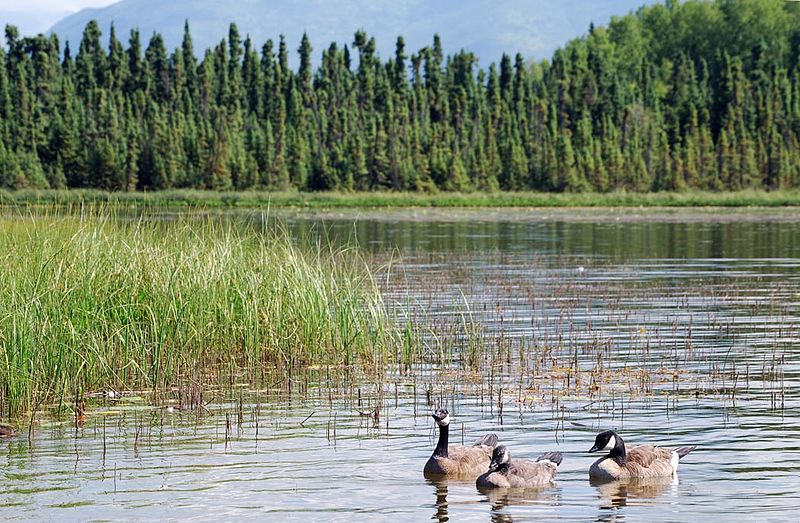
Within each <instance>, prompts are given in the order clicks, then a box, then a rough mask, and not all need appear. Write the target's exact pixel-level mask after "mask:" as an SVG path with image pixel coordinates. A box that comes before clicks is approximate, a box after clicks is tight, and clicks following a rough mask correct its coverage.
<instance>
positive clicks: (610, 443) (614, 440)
mask: <svg viewBox="0 0 800 523" xmlns="http://www.w3.org/2000/svg"><path fill="white" fill-rule="evenodd" d="M616 446H617V438H615V437H614V436H611V438H610V439H609V440H608V443H606V446H605V447H603V450H611V449H613V448H614V447H616Z"/></svg>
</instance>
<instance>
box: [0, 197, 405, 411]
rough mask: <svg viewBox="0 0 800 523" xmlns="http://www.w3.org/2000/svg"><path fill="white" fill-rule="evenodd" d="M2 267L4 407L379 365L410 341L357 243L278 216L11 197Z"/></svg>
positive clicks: (0, 391)
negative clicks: (323, 239)
mask: <svg viewBox="0 0 800 523" xmlns="http://www.w3.org/2000/svg"><path fill="white" fill-rule="evenodd" d="M0 267H1V268H0V383H2V388H0V406H1V407H2V412H4V413H7V414H9V415H12V416H13V415H19V414H20V413H22V412H26V411H31V410H32V409H36V408H37V407H38V406H40V405H42V404H46V403H48V402H59V403H60V402H66V401H72V400H73V399H76V398H80V397H82V396H83V395H84V394H85V393H87V392H90V391H122V390H127V389H131V388H143V389H152V390H161V389H166V388H168V387H171V386H175V385H179V384H180V383H182V382H185V381H187V380H190V381H194V382H201V383H202V382H203V380H206V379H209V376H210V375H213V374H215V373H220V372H232V371H231V369H259V368H275V367H279V368H280V367H293V366H302V365H315V364H332V365H339V364H345V365H346V364H355V363H361V364H366V365H374V366H378V365H380V364H381V363H382V362H384V361H390V360H393V359H394V358H395V357H396V355H397V354H399V352H397V351H399V349H398V347H400V346H401V343H404V344H405V345H406V346H409V345H412V344H413V340H411V339H405V340H404V341H402V342H401V331H400V329H399V328H398V327H396V324H395V322H394V321H393V320H392V318H391V317H390V316H389V314H388V313H387V309H386V307H385V306H384V304H383V302H382V299H381V296H380V293H379V292H378V291H377V289H376V286H375V284H374V282H373V280H372V275H371V273H370V271H369V270H368V269H367V267H366V265H365V264H364V263H363V261H362V260H361V259H360V258H359V256H358V254H357V253H356V252H355V250H353V249H338V250H336V249H333V248H330V247H325V246H322V245H317V246H311V247H300V246H298V245H297V243H296V242H294V241H292V240H290V239H289V238H288V235H286V234H284V233H283V232H282V231H281V230H280V229H279V228H277V227H275V226H269V225H252V226H250V227H237V226H234V225H232V224H230V223H228V224H224V223H222V222H219V221H214V220H213V219H211V218H208V217H205V218H203V217H200V218H198V217H193V218H188V217H186V216H184V217H177V218H175V219H174V220H172V219H170V220H160V221H158V220H143V219H123V218H118V217H115V216H114V215H113V214H112V213H110V212H108V211H107V210H96V209H95V210H88V211H86V210H83V211H81V212H76V213H67V214H66V215H56V214H55V213H54V212H50V211H45V212H36V213H27V214H26V213H25V212H23V211H20V210H17V212H16V214H14V213H12V215H11V216H9V215H6V216H5V217H2V218H0ZM404 336H405V337H406V338H408V336H410V334H408V333H406V334H404Z"/></svg>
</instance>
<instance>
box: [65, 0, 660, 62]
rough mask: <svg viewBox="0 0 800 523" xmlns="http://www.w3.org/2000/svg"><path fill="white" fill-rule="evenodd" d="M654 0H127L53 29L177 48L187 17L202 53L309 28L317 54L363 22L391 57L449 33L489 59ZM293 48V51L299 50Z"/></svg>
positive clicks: (530, 51) (296, 37) (560, 39)
mask: <svg viewBox="0 0 800 523" xmlns="http://www.w3.org/2000/svg"><path fill="white" fill-rule="evenodd" d="M645 3H646V4H653V3H656V0H503V1H501V2H494V1H486V0H232V1H227V2H221V1H219V0H172V1H168V2H165V1H164V0H123V1H121V2H119V3H116V4H113V5H111V6H108V7H106V8H101V9H84V10H82V11H80V12H78V13H75V14H73V15H71V16H68V17H67V18H65V19H63V20H62V21H60V22H59V23H57V24H56V25H55V26H53V28H52V29H51V31H53V32H55V33H57V34H58V35H59V36H60V37H61V38H62V41H63V40H64V39H66V40H69V42H70V44H71V45H72V47H73V48H74V49H77V47H78V44H79V42H80V39H81V34H82V33H83V29H84V27H85V26H86V24H87V23H88V22H89V21H90V20H92V19H96V20H97V21H98V22H99V23H100V27H101V29H102V30H103V31H104V32H105V33H107V32H108V29H109V27H110V25H111V23H112V22H113V23H114V24H115V27H116V29H117V34H118V35H119V37H120V39H122V40H123V41H124V42H127V35H128V34H129V32H130V30H131V28H134V27H138V28H139V29H140V31H141V33H142V37H143V39H144V40H145V44H146V41H147V39H149V36H150V35H151V34H152V33H153V32H159V33H161V34H162V35H163V36H164V39H165V41H166V43H167V45H168V47H169V48H173V47H177V46H178V45H179V44H180V41H181V37H182V34H183V24H184V20H186V19H188V20H189V23H190V26H191V31H192V36H193V38H194V43H195V49H196V50H198V52H201V50H203V49H205V48H207V47H213V46H214V45H216V44H217V43H218V42H219V41H220V40H221V39H222V38H223V37H225V36H227V31H228V25H229V24H230V22H231V21H235V22H236V23H237V24H238V26H239V31H240V33H242V34H243V35H244V34H249V35H250V36H251V37H252V38H253V39H254V41H255V42H256V43H257V44H258V45H259V46H260V45H261V44H262V43H263V42H264V41H266V40H267V39H268V38H273V39H276V40H277V37H278V35H280V34H284V35H285V36H286V38H287V42H288V44H289V46H290V48H291V49H292V50H295V49H296V48H297V46H298V44H299V42H300V38H301V36H302V34H303V31H307V32H308V34H309V36H310V38H311V42H312V45H313V46H314V48H315V52H314V55H315V57H319V55H320V52H321V50H322V49H323V48H326V47H327V46H328V44H330V43H331V42H333V41H336V42H340V43H341V42H344V43H350V42H352V40H353V33H354V32H355V31H356V30H358V29H364V30H366V31H367V33H369V34H370V35H372V36H375V37H376V40H377V43H378V51H379V53H380V54H381V56H383V57H388V56H390V55H391V53H393V51H394V43H395V40H396V38H397V36H398V35H403V36H404V37H405V39H406V44H407V49H409V50H410V51H416V50H418V49H420V48H422V47H424V46H426V45H428V44H429V43H430V41H431V37H432V36H433V34H434V33H439V35H440V36H441V37H442V42H443V44H444V47H445V50H446V51H447V52H449V53H451V52H454V51H458V50H460V49H467V50H470V51H473V52H474V53H475V54H476V55H477V56H478V57H479V58H480V59H481V63H482V64H484V65H486V64H488V63H490V62H493V61H497V60H498V59H499V58H500V56H501V55H502V53H503V52H508V53H510V54H513V53H516V52H521V53H522V54H523V55H524V56H525V57H527V58H536V59H542V58H549V57H550V56H551V54H552V52H553V51H554V50H555V49H556V48H557V47H559V46H561V45H563V44H564V43H566V42H567V41H568V40H569V39H571V38H573V37H576V36H579V35H581V34H584V33H586V32H587V30H588V28H589V24H590V22H594V23H595V24H605V23H606V22H608V20H609V19H610V18H611V16H612V15H624V14H626V13H628V12H629V11H631V10H633V9H636V8H637V7H639V6H640V5H641V4H645ZM292 54H293V55H294V53H292Z"/></svg>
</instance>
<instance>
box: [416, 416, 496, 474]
mask: <svg viewBox="0 0 800 523" xmlns="http://www.w3.org/2000/svg"><path fill="white" fill-rule="evenodd" d="M432 416H433V419H434V420H436V424H437V425H438V426H439V442H438V443H437V444H436V448H435V449H434V450H433V455H432V456H431V457H430V458H428V461H427V463H425V468H424V469H423V472H424V473H425V475H426V476H437V477H442V476H444V477H453V478H460V479H475V478H477V477H478V476H480V475H481V474H482V473H483V472H484V471H486V468H487V467H488V466H489V462H490V461H491V459H492V450H493V449H494V448H495V447H496V446H497V435H496V434H486V435H484V436H483V437H481V439H479V440H478V441H476V442H475V444H474V445H472V446H471V447H467V446H464V445H449V446H448V439H449V433H450V413H448V412H447V409H437V410H436V412H434V413H433V414H432Z"/></svg>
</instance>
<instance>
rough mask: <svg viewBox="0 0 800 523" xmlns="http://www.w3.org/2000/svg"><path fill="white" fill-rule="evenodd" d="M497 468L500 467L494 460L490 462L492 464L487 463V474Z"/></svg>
mask: <svg viewBox="0 0 800 523" xmlns="http://www.w3.org/2000/svg"><path fill="white" fill-rule="evenodd" d="M499 466H500V465H499V464H498V463H497V462H496V461H495V460H492V462H491V463H489V472H494V471H495V470H497V468H498V467H499Z"/></svg>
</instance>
